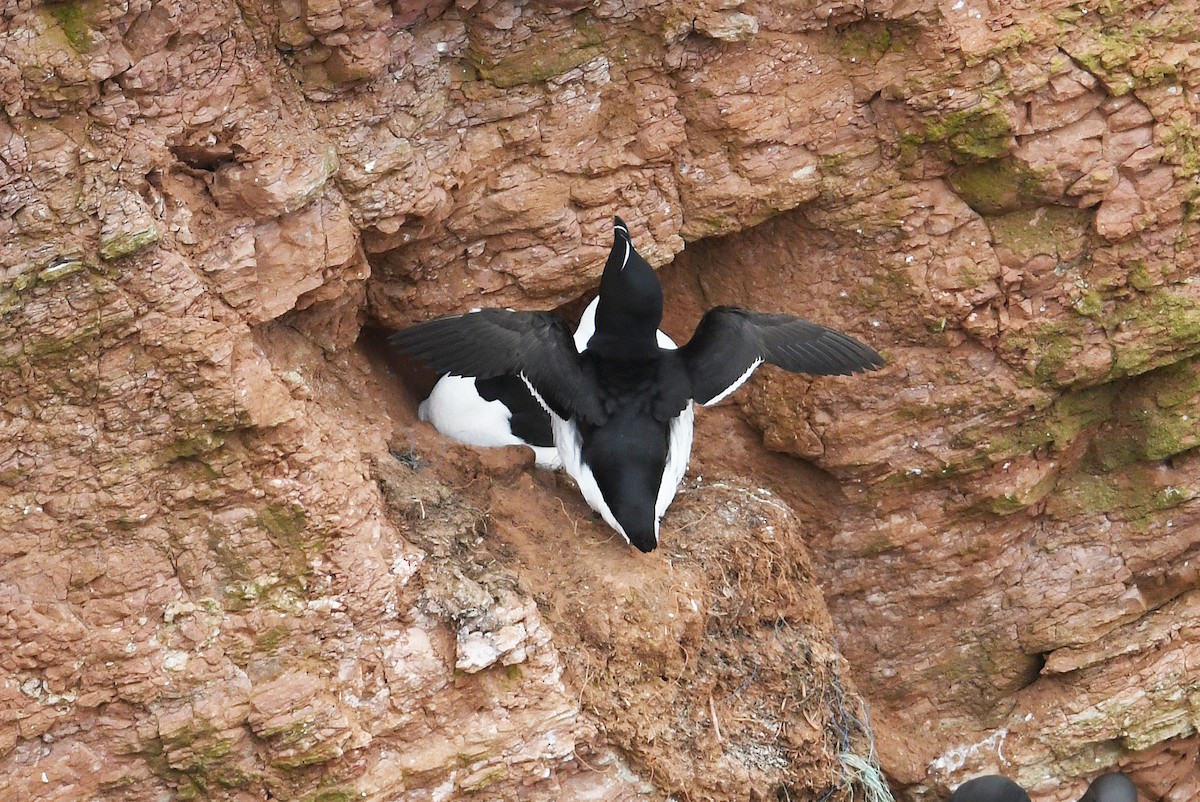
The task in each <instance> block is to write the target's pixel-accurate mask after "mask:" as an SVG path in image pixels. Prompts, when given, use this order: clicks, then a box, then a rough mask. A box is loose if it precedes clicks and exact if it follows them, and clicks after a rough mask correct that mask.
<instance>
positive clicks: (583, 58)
mask: <svg viewBox="0 0 1200 802" xmlns="http://www.w3.org/2000/svg"><path fill="white" fill-rule="evenodd" d="M603 42H604V35H603V32H602V31H601V30H600V26H599V25H598V24H597V23H596V20H595V18H594V17H593V16H592V15H591V14H590V13H589V12H587V11H580V12H579V13H577V14H575V15H574V16H573V17H572V18H571V24H570V25H569V27H567V28H566V30H562V31H536V32H534V33H533V34H532V35H531V36H530V37H529V39H528V40H526V41H525V42H524V46H523V47H522V48H521V49H520V50H519V51H518V52H516V53H514V54H513V55H511V56H508V57H507V58H502V59H499V60H498V61H489V60H488V59H487V58H486V57H484V56H482V55H481V54H479V53H478V52H476V51H472V53H471V56H472V60H473V63H474V66H475V68H476V69H477V70H478V72H479V75H480V77H482V78H483V79H484V80H486V81H488V82H489V83H491V84H493V85H494V86H496V87H499V88H500V89H509V88H511V87H514V86H520V85H521V84H531V83H538V82H540V81H545V80H546V79H548V78H553V77H555V76H556V75H562V74H563V73H564V72H566V71H567V70H570V69H573V68H575V67H578V66H579V65H581V64H585V63H587V62H588V61H591V60H592V59H593V58H595V57H596V56H597V55H599V54H600V52H601V50H602V47H601V46H602V44H603Z"/></svg>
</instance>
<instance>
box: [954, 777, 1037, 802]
mask: <svg viewBox="0 0 1200 802" xmlns="http://www.w3.org/2000/svg"><path fill="white" fill-rule="evenodd" d="M950 802H1029V794H1027V793H1025V789H1024V788H1022V787H1021V786H1019V785H1017V784H1016V783H1015V782H1013V781H1012V780H1010V779H1008V778H1007V777H1002V776H1001V775H999V774H985V775H984V776H982V777H976V778H975V779H973V780H967V781H966V782H965V783H963V784H962V785H960V786H958V788H955V789H954V793H952V794H951V795H950Z"/></svg>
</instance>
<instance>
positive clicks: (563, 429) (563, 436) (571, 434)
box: [550, 412, 657, 543]
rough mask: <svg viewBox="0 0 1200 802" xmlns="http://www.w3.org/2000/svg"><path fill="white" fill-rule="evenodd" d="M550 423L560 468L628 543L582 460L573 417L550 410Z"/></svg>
mask: <svg viewBox="0 0 1200 802" xmlns="http://www.w3.org/2000/svg"><path fill="white" fill-rule="evenodd" d="M550 427H551V428H552V429H553V430H554V445H555V446H556V447H557V448H558V455H559V457H561V458H562V465H563V470H564V471H566V472H567V475H568V476H570V477H571V478H572V479H574V480H575V484H577V485H579V492H580V493H581V494H583V500H584V501H586V502H587V503H588V506H589V507H591V508H592V509H593V510H595V511H596V512H598V513H600V516H601V517H602V518H604V521H605V522H606V523H607V524H608V525H609V526H611V527H612V528H613V529H615V530H617V534H619V535H620V536H621V537H623V538H625V542H626V543H628V542H629V535H627V534H625V528H624V527H622V526H621V524H619V523H617V519H616V518H615V517H614V516H613V514H612V510H610V509H609V508H608V502H606V501H605V500H604V494H603V493H601V492H600V486H599V485H598V484H596V477H595V476H594V475H593V474H592V469H591V468H589V467H588V466H587V465H585V464H584V462H583V440H582V438H581V437H580V435H579V427H578V426H576V425H575V421H570V420H563V419H562V418H560V417H558V416H557V415H555V414H554V413H553V412H551V413H550ZM656 532H657V528H656Z"/></svg>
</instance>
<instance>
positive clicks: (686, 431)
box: [654, 401, 696, 540]
mask: <svg viewBox="0 0 1200 802" xmlns="http://www.w3.org/2000/svg"><path fill="white" fill-rule="evenodd" d="M695 420H696V410H695V407H694V406H692V402H690V401H689V402H688V405H687V408H686V409H684V410H683V412H680V413H679V414H678V415H677V416H676V417H675V419H674V420H673V421H671V431H670V436H669V438H668V441H667V465H666V469H665V470H663V475H662V481H661V482H660V483H659V485H658V498H657V500H656V501H655V504H654V539H655V540H657V539H658V524H659V522H660V521H662V517H663V516H664V515H666V514H667V507H670V506H671V502H672V501H674V500H675V493H676V491H678V490H679V483H680V482H682V481H683V475H684V474H685V473H687V466H688V461H689V460H690V458H691V454H692V435H693V434H694V432H695Z"/></svg>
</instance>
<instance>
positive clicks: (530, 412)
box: [417, 296, 676, 471]
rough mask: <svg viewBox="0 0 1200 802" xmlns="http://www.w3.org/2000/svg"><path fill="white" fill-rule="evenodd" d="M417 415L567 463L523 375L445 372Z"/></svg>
mask: <svg viewBox="0 0 1200 802" xmlns="http://www.w3.org/2000/svg"><path fill="white" fill-rule="evenodd" d="M599 303H600V298H599V296H597V297H595V298H593V299H592V302H591V303H590V304H588V305H587V308H586V309H584V310H583V315H582V316H581V317H580V318H579V327H578V328H577V329H576V330H575V335H574V340H575V349H576V350H577V351H583V350H584V349H585V348H587V344H588V340H590V339H591V338H592V335H593V334H594V333H595V331H596V306H597V305H598V304H599ZM657 337H658V344H659V346H660V347H662V348H667V349H674V348H675V347H676V346H675V343H674V342H673V341H672V340H671V338H670V337H668V336H667V335H666V334H664V333H663V332H662V331H661V330H660V331H659V332H658V333H657ZM417 415H418V417H419V418H420V419H421V420H423V421H428V422H429V423H432V424H433V426H434V427H435V428H436V429H437V430H438V431H439V432H441V433H442V434H444V435H446V436H447V437H452V438H454V439H455V440H458V441H459V442H462V443H467V444H468V445H473V446H484V447H488V448H493V447H497V446H528V447H529V448H530V449H532V451H533V456H534V462H535V464H536V465H537V466H538V467H539V468H544V469H546V470H550V471H556V470H558V469H559V468H561V467H562V460H561V459H560V458H559V456H558V449H557V448H555V447H554V431H553V429H552V428H551V425H550V413H549V412H548V411H547V410H546V408H545V407H543V406H542V405H541V403H539V402H538V401H537V400H536V399H535V398H534V397H533V394H532V393H530V392H529V388H528V387H526V386H525V382H524V381H523V380H522V379H521V378H520V377H519V376H514V375H503V376H495V377H493V378H490V379H481V378H477V377H475V376H456V375H454V374H452V373H450V374H446V375H445V376H442V377H441V378H440V379H438V381H437V383H436V384H434V385H433V389H432V390H431V391H430V393H429V396H428V397H427V398H426V399H425V400H424V401H422V402H421V405H420V406H419V407H418V408H417Z"/></svg>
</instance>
